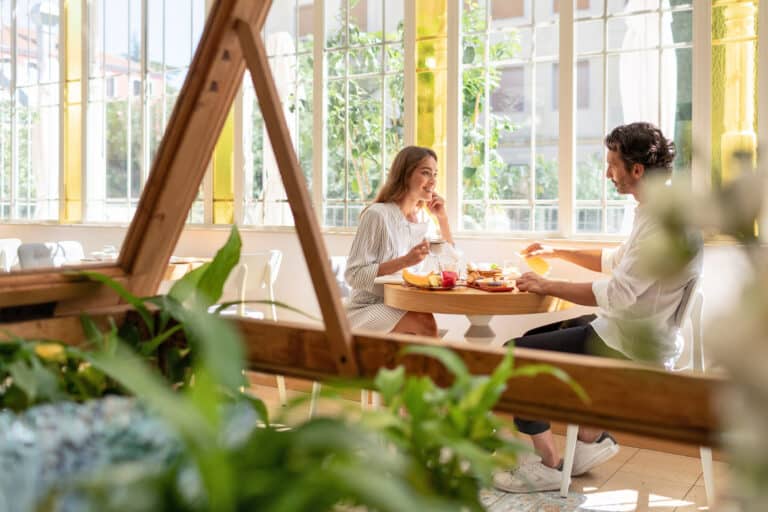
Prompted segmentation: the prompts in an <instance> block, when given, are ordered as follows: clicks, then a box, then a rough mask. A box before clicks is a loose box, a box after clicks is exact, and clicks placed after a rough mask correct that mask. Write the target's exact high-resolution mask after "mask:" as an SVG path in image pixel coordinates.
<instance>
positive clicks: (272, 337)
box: [235, 319, 723, 445]
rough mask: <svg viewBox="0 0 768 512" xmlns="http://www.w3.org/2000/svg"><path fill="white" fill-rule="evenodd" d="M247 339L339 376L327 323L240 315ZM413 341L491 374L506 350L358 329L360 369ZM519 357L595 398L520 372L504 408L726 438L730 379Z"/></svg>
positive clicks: (268, 355)
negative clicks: (723, 410) (721, 408)
mask: <svg viewBox="0 0 768 512" xmlns="http://www.w3.org/2000/svg"><path fill="white" fill-rule="evenodd" d="M235 321H236V322H237V323H238V325H239V328H240V330H241V332H242V334H243V337H244V338H245V340H246V344H247V348H246V350H247V355H248V361H249V367H250V369H252V370H255V371H265V372H269V373H277V374H284V375H291V376H296V377H303V378H307V379H311V380H326V379H329V378H334V377H337V373H336V371H335V367H334V361H333V358H332V357H331V355H330V354H328V351H327V346H328V337H327V335H326V333H325V332H323V331H322V330H321V329H319V328H315V327H308V326H305V325H300V324H288V323H283V322H281V323H280V324H274V323H271V322H264V321H255V320H249V319H237V320H235ZM412 344H426V345H436V346H447V347H450V348H452V349H453V350H454V351H456V352H457V353H458V355H459V356H460V357H461V358H462V359H463V360H464V362H465V363H466V364H467V366H468V367H469V369H470V371H471V372H473V373H475V374H482V375H485V374H489V373H491V372H492V371H493V369H494V368H495V367H496V366H497V365H498V364H499V362H500V361H501V359H502V358H503V357H504V351H502V350H501V349H494V348H486V347H477V346H473V345H471V344H468V343H447V342H443V341H436V340H433V339H431V338H420V337H414V336H397V335H391V334H390V335H365V334H362V333H358V334H355V335H354V337H353V343H352V350H353V353H354V355H355V358H356V360H357V364H358V367H359V371H360V375H361V376H363V377H368V378H371V377H373V376H375V375H376V372H377V371H378V370H379V368H382V367H393V366H394V365H396V364H397V363H398V361H399V358H398V354H399V353H400V351H401V350H402V349H404V348H405V347H407V346H409V345H412ZM515 356H516V364H517V365H528V364H540V363H544V364H551V365H553V366H557V367H559V368H561V369H563V370H564V371H566V372H567V373H568V374H569V375H570V376H571V377H573V378H574V380H575V381H576V382H578V383H579V384H581V386H583V387H584V389H585V390H586V392H587V394H588V395H589V396H590V398H591V403H589V404H585V403H583V402H582V401H581V400H580V399H579V398H578V397H577V396H576V394H575V393H574V392H573V391H572V390H571V388H570V387H568V386H567V385H565V384H563V383H562V382H560V381H559V380H556V379H554V378H553V377H550V376H544V375H542V376H539V377H535V378H516V379H512V380H511V381H510V382H509V383H508V389H507V391H506V392H505V393H504V396H503V398H502V399H501V401H500V402H499V404H498V406H497V409H498V410H501V411H506V412H511V413H515V414H521V415H525V416H528V417H532V418H546V419H551V420H558V421H567V422H572V423H581V424H584V425H592V426H598V427H605V428H611V429H617V430H621V431H623V432H630V433H635V434H641V435H646V436H652V437H657V438H661V439H668V440H672V441H681V442H686V443H691V444H699V445H712V444H714V443H716V442H717V441H718V439H717V432H718V420H717V414H716V411H715V409H714V406H713V403H714V397H715V394H716V393H717V392H718V391H719V390H720V389H721V387H722V385H723V379H721V378H718V377H713V376H704V375H692V374H687V373H670V372H665V371H662V370H657V369H655V368H650V367H646V366H644V365H639V364H635V363H630V362H626V361H619V360H614V359H606V358H598V357H589V356H577V355H573V354H567V355H566V354H559V353H555V352H545V351H540V350H532V349H522V348H520V349H516V350H515ZM405 362H406V367H407V368H408V370H409V373H423V374H426V375H429V376H431V377H432V378H433V379H435V381H436V382H438V383H443V384H445V383H447V382H448V380H449V375H448V374H447V372H446V371H445V369H444V368H443V367H442V366H441V365H440V364H439V363H436V362H435V361H434V360H431V359H427V358H423V357H415V356H409V357H408V359H407V360H406V361H405Z"/></svg>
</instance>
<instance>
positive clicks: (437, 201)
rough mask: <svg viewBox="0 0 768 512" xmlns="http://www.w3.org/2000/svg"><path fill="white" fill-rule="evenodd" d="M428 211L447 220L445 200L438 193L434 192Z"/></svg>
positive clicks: (428, 204)
mask: <svg viewBox="0 0 768 512" xmlns="http://www.w3.org/2000/svg"><path fill="white" fill-rule="evenodd" d="M427 209H428V210H429V211H430V213H432V215H434V216H435V217H437V218H445V217H446V215H447V214H446V212H445V199H443V197H442V196H441V195H440V194H438V193H437V192H432V200H431V201H430V202H428V203H427Z"/></svg>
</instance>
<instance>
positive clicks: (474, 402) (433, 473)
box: [363, 345, 586, 510]
mask: <svg viewBox="0 0 768 512" xmlns="http://www.w3.org/2000/svg"><path fill="white" fill-rule="evenodd" d="M409 354H419V355H425V356H429V357H432V358H434V359H437V360H438V361H440V362H441V363H442V364H443V365H444V366H445V368H446V369H447V370H448V371H449V372H450V373H451V375H452V376H453V383H452V384H451V385H450V386H449V387H446V388H441V387H438V386H437V385H436V384H435V383H434V382H433V381H432V380H431V379H430V378H428V377H419V376H406V374H405V368H404V367H403V366H398V367H397V368H394V369H392V370H388V369H382V370H380V371H379V373H378V375H377V376H376V379H375V381H374V386H375V389H376V390H378V391H379V393H381V396H382V399H383V402H384V404H385V407H384V408H383V409H382V410H381V411H379V412H373V413H371V415H370V416H369V417H367V418H366V417H364V418H363V421H364V422H366V423H367V424H368V425H371V426H373V427H374V428H376V429H377V430H381V431H382V432H383V434H384V436H385V438H386V439H387V440H388V441H390V442H392V443H393V444H394V445H395V446H397V447H398V448H399V449H400V450H401V451H402V452H403V453H404V454H406V455H408V456H409V457H410V458H411V459H412V460H413V461H414V463H415V464H416V466H417V469H418V471H420V472H422V473H423V475H424V476H423V478H424V479H425V481H426V482H428V485H429V486H431V487H432V488H434V489H435V491H436V492H437V493H438V494H439V495H441V496H446V497H449V498H451V499H453V500H455V501H456V502H458V503H461V505H462V507H464V509H469V510H483V507H482V504H481V503H480V501H479V492H480V489H481V487H482V486H489V485H490V483H491V477H492V474H493V471H494V470H495V469H498V468H504V467H510V466H512V465H513V463H514V462H515V456H516V455H517V454H518V453H520V452H522V451H528V450H530V449H529V448H527V446H526V445H523V444H521V443H520V442H518V441H516V440H515V439H514V438H513V437H511V433H512V432H514V430H515V429H514V426H513V425H512V424H511V423H510V422H508V421H506V420H504V419H502V418H500V417H499V416H497V415H495V414H494V413H493V407H494V406H495V405H496V403H497V402H498V401H499V398H500V397H501V394H502V393H503V392H504V390H505V389H506V383H507V381H508V380H509V379H510V378H514V377H526V376H533V375H537V374H540V373H547V374H550V375H553V376H554V377H556V378H558V379H560V380H562V381H564V382H566V383H567V384H569V385H570V386H571V387H572V388H573V389H574V391H575V392H576V393H577V394H578V395H579V396H580V397H581V398H582V399H584V400H586V395H585V393H584V391H583V389H581V387H580V386H579V385H578V384H577V383H575V382H574V381H573V380H572V379H570V378H569V377H568V376H567V375H566V374H565V373H563V372H562V371H561V370H559V369H557V368H554V367H550V366H546V365H529V366H523V367H520V368H514V364H513V363H514V358H513V354H512V351H511V350H510V351H508V352H507V355H506V356H505V357H504V359H503V360H502V362H501V363H500V364H499V366H498V367H497V368H496V369H495V370H494V372H493V373H492V374H491V375H472V374H470V373H469V371H468V369H467V367H466V365H465V364H464V362H463V361H462V360H461V359H460V358H459V357H458V356H457V355H456V354H455V353H454V352H452V351H451V350H449V349H447V348H444V347H435V346H418V345H414V346H411V347H408V348H407V349H405V350H404V351H403V355H406V356H407V355H409Z"/></svg>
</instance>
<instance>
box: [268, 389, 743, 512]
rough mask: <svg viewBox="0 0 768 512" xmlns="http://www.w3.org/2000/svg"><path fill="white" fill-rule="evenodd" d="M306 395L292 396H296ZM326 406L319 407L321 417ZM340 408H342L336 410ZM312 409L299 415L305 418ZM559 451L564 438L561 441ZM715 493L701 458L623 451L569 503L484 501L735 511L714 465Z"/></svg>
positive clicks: (655, 511) (609, 511) (510, 500)
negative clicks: (712, 499)
mask: <svg viewBox="0 0 768 512" xmlns="http://www.w3.org/2000/svg"><path fill="white" fill-rule="evenodd" d="M254 391H255V393H256V394H257V396H259V397H260V398H262V400H264V401H265V402H266V403H267V405H268V407H269V408H270V410H271V411H274V413H277V412H278V409H279V407H278V399H277V390H276V389H275V388H273V387H268V386H254ZM302 394H303V393H297V392H290V395H291V396H297V395H302ZM326 407H327V406H326V405H323V404H321V405H320V407H319V408H320V411H321V412H330V411H329V410H326ZM335 407H338V405H336V406H335ZM306 410H308V408H307V407H303V408H301V409H299V410H297V411H295V414H297V415H298V416H299V418H297V419H300V417H301V416H302V415H304V414H305V412H306ZM556 438H557V440H558V443H559V444H560V448H561V450H562V447H563V445H564V443H565V442H564V438H563V437H562V436H556ZM714 464H715V488H716V491H717V495H718V500H717V502H716V504H715V505H714V506H710V507H708V506H707V500H706V495H705V492H704V481H703V479H702V473H701V462H700V460H699V459H698V458H694V457H685V456H682V455H673V454H669V453H665V452H660V451H655V450H647V449H638V448H632V447H629V446H622V448H621V451H620V452H619V454H618V455H617V456H616V457H614V458H613V459H611V460H610V461H608V462H606V463H605V464H603V465H601V466H600V467H598V468H596V469H594V470H593V471H591V472H590V473H588V474H586V475H584V476H581V477H578V478H574V479H573V482H572V484H571V495H570V496H569V498H568V499H567V500H564V499H561V498H559V496H558V494H557V493H540V494H533V495H517V496H515V495H509V494H506V493H503V492H500V491H495V490H488V491H485V492H484V494H483V500H484V503H485V504H486V506H487V507H488V510H489V511H491V512H512V511H526V512H529V511H530V512H537V511H546V512H554V511H557V512H569V511H584V512H592V511H600V512H629V511H637V512H640V511H652V512H667V511H669V512H672V511H679V512H694V511H705V510H709V511H716V512H729V511H732V510H734V508H733V507H732V506H731V505H729V504H728V503H727V499H726V496H727V489H728V478H729V474H728V468H727V465H726V464H725V463H723V462H718V461H715V463H714Z"/></svg>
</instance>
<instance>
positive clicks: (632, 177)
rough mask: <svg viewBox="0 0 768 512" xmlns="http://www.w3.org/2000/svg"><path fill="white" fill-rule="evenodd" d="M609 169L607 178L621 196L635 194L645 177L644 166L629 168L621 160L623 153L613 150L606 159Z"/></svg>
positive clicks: (637, 165)
mask: <svg viewBox="0 0 768 512" xmlns="http://www.w3.org/2000/svg"><path fill="white" fill-rule="evenodd" d="M605 160H606V163H607V164H608V168H607V169H606V171H605V176H606V177H607V178H608V179H609V180H611V182H612V183H613V186H614V187H616V191H617V192H618V193H619V194H633V195H634V194H635V193H636V192H637V187H638V184H639V183H640V180H641V178H642V177H643V170H644V169H643V166H642V165H640V164H634V165H633V166H632V167H631V168H628V167H627V165H626V163H624V160H622V159H621V153H620V152H619V151H614V150H612V149H609V150H608V155H607V157H606V159H605Z"/></svg>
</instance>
